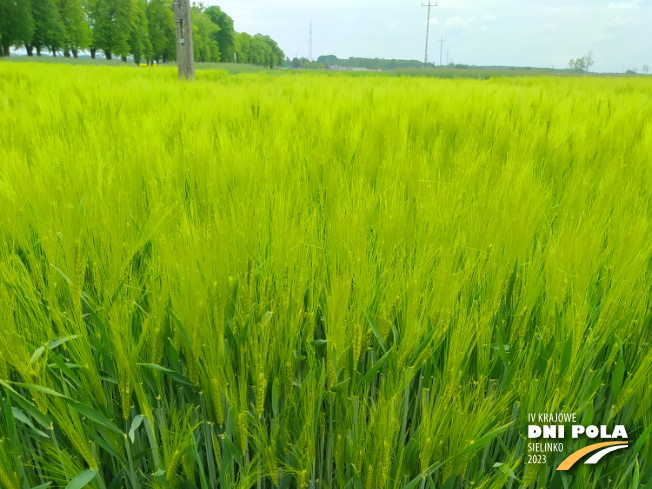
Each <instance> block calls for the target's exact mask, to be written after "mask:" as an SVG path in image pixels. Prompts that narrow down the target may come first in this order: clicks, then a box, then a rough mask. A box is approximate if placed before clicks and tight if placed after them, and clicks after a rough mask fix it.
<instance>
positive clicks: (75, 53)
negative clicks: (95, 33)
mask: <svg viewBox="0 0 652 489" xmlns="http://www.w3.org/2000/svg"><path fill="white" fill-rule="evenodd" d="M70 50H71V51H72V56H73V58H75V59H77V56H78V55H79V51H78V50H77V48H70Z"/></svg>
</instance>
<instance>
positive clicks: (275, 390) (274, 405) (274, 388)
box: [272, 379, 278, 416]
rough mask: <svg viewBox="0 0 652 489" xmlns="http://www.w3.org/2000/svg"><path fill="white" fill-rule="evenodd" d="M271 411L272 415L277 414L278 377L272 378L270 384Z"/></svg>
mask: <svg viewBox="0 0 652 489" xmlns="http://www.w3.org/2000/svg"><path fill="white" fill-rule="evenodd" d="M272 411H273V412H274V416H277V415H278V379H274V383H273V384H272Z"/></svg>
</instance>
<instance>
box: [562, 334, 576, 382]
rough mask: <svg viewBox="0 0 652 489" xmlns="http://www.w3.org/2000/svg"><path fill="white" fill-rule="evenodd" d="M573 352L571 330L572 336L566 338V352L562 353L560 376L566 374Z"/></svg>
mask: <svg viewBox="0 0 652 489" xmlns="http://www.w3.org/2000/svg"><path fill="white" fill-rule="evenodd" d="M572 353H573V331H572V330H571V332H570V336H569V337H568V339H567V340H566V346H565V347H564V352H563V353H562V355H561V367H560V369H559V376H560V377H561V376H562V375H564V373H565V372H566V369H567V368H568V366H569V365H570V361H571V355H572Z"/></svg>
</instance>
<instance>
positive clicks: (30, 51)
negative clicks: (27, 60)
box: [25, 46, 34, 56]
mask: <svg viewBox="0 0 652 489" xmlns="http://www.w3.org/2000/svg"><path fill="white" fill-rule="evenodd" d="M25 49H26V50H27V56H34V46H25Z"/></svg>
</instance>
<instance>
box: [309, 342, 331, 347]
mask: <svg viewBox="0 0 652 489" xmlns="http://www.w3.org/2000/svg"><path fill="white" fill-rule="evenodd" d="M326 343H328V341H327V340H312V341H311V342H310V344H311V345H312V346H314V347H315V348H317V347H318V346H324V345H325V344H326Z"/></svg>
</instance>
